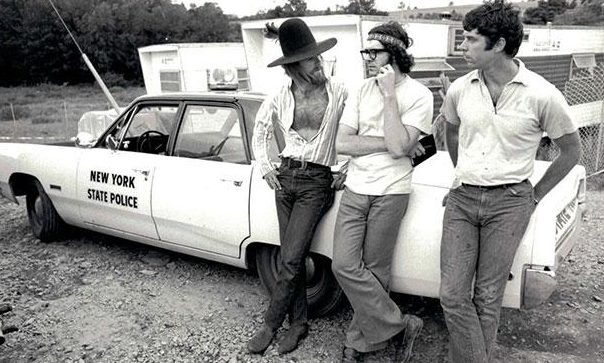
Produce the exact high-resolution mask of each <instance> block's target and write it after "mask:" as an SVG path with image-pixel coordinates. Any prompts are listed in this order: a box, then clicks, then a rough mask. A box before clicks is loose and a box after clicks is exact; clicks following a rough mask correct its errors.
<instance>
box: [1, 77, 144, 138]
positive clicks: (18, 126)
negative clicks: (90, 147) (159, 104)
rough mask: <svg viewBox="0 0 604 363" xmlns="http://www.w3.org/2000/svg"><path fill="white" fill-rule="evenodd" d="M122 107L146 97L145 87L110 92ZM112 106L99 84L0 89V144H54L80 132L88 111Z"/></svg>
mask: <svg viewBox="0 0 604 363" xmlns="http://www.w3.org/2000/svg"><path fill="white" fill-rule="evenodd" d="M110 91H111V93H112V94H113V97H114V98H115V100H116V102H117V103H118V105H119V106H120V107H124V106H126V105H128V104H129V103H130V102H131V101H132V100H133V99H134V98H136V97H138V96H140V95H143V94H145V89H144V88H143V87H129V88H122V87H114V88H112V89H110ZM109 108H111V105H110V104H109V102H108V101H107V99H106V98H105V95H104V94H103V92H102V91H101V89H100V87H99V86H98V85H96V84H90V85H78V86H57V85H49V84H43V85H39V86H34V87H11V88H2V87H0V142H1V141H12V142H39V143H45V142H54V141H61V140H69V139H70V138H72V137H74V136H75V135H76V134H77V132H78V120H79V119H80V117H81V116H82V114H84V113H85V112H88V111H94V110H97V111H99V110H107V109H109Z"/></svg>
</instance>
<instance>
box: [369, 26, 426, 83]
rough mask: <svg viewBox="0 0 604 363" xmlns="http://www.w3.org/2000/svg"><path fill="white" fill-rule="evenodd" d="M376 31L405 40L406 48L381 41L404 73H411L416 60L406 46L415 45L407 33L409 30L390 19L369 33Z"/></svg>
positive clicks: (376, 32)
mask: <svg viewBox="0 0 604 363" xmlns="http://www.w3.org/2000/svg"><path fill="white" fill-rule="evenodd" d="M374 33H375V34H384V35H389V36H391V37H394V38H396V39H400V40H401V41H402V42H403V44H404V45H405V48H403V47H399V46H396V45H394V44H389V43H387V42H383V41H380V43H382V45H384V48H385V49H386V50H387V51H388V53H390V56H391V57H393V58H394V63H396V65H397V66H398V69H399V70H400V71H401V72H402V73H409V72H410V71H411V67H413V65H414V64H415V61H414V60H413V56H412V55H411V54H409V53H407V50H406V48H409V47H410V46H411V45H413V39H411V38H410V37H409V35H407V32H406V31H405V29H403V27H402V25H401V24H400V23H398V22H396V21H389V22H387V23H385V24H380V25H378V26H376V27H374V28H372V29H371V30H370V31H369V34H374Z"/></svg>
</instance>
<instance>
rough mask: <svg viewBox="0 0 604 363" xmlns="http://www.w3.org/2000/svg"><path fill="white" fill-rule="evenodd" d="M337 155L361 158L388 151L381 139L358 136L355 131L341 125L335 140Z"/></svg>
mask: <svg viewBox="0 0 604 363" xmlns="http://www.w3.org/2000/svg"><path fill="white" fill-rule="evenodd" d="M336 149H337V150H338V153H340V154H344V155H351V156H363V155H369V154H373V153H379V152H385V151H388V149H387V148H386V144H385V143H384V138H383V137H375V136H359V135H357V130H355V129H353V128H352V127H350V126H347V125H343V124H341V125H340V127H339V129H338V136H337V138H336Z"/></svg>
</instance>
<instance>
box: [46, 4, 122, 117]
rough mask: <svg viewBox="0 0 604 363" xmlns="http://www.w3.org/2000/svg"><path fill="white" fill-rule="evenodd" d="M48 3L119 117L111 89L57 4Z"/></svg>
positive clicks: (118, 110)
mask: <svg viewBox="0 0 604 363" xmlns="http://www.w3.org/2000/svg"><path fill="white" fill-rule="evenodd" d="M48 2H49V3H50V6H52V8H53V9H54V11H55V13H57V16H58V17H59V20H61V23H62V24H63V26H64V27H65V29H66V30H67V33H69V36H70V37H71V39H72V40H73V42H74V43H75V45H76V47H78V50H79V51H80V53H81V54H82V59H84V63H86V66H88V69H89V70H90V72H92V75H93V76H94V79H96V81H97V83H98V84H99V86H100V87H101V89H102V90H103V93H104V94H105V97H107V100H109V103H110V104H111V106H112V107H113V109H114V110H115V112H117V114H118V115H119V113H120V107H119V106H118V104H117V102H115V99H114V98H113V96H112V95H111V92H109V89H108V88H107V86H106V85H105V82H103V80H102V79H101V76H99V73H98V72H97V71H96V69H95V68H94V66H93V65H92V63H91V62H90V60H89V59H88V57H87V56H86V54H85V53H84V51H83V50H82V48H80V45H79V44H78V42H77V40H76V39H75V37H74V36H73V34H71V31H70V30H69V28H68V27H67V24H65V21H63V18H62V17H61V14H59V11H58V10H57V8H56V7H55V4H53V2H52V0H48Z"/></svg>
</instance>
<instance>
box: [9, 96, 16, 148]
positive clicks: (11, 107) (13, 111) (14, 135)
mask: <svg viewBox="0 0 604 363" xmlns="http://www.w3.org/2000/svg"><path fill="white" fill-rule="evenodd" d="M10 113H11V114H12V115H13V139H14V138H15V137H16V132H17V119H16V118H15V109H14V108H13V104H12V103H10Z"/></svg>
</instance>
